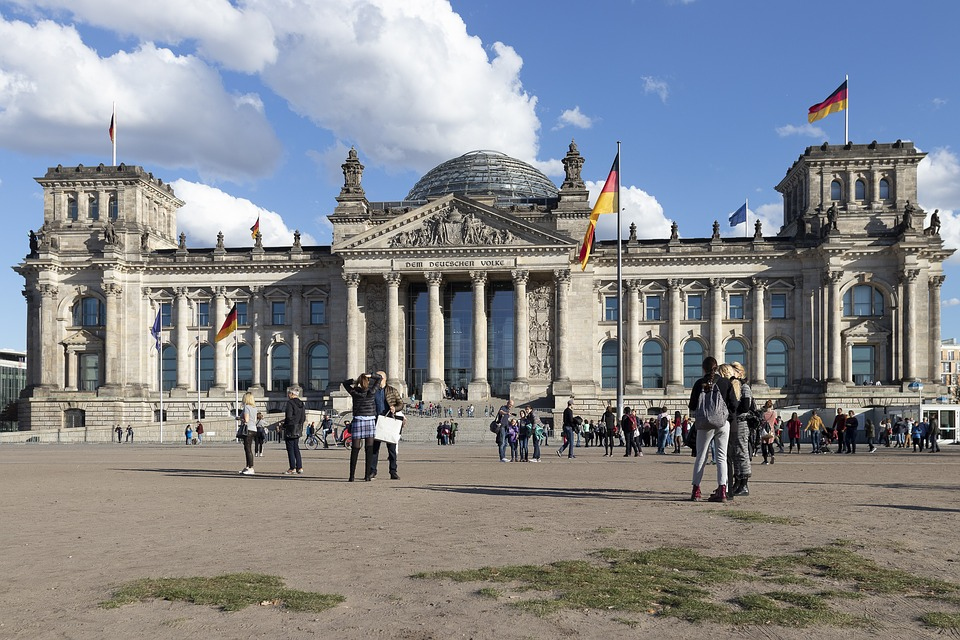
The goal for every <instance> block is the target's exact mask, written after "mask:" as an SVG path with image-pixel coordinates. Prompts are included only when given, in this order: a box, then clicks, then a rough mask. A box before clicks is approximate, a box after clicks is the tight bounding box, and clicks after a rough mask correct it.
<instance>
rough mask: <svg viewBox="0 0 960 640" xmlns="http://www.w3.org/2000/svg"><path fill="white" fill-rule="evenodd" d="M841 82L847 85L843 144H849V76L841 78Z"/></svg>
mask: <svg viewBox="0 0 960 640" xmlns="http://www.w3.org/2000/svg"><path fill="white" fill-rule="evenodd" d="M843 81H844V83H845V84H846V85H847V108H846V109H844V110H843V143H844V144H847V143H848V142H850V76H848V75H845V76H843Z"/></svg>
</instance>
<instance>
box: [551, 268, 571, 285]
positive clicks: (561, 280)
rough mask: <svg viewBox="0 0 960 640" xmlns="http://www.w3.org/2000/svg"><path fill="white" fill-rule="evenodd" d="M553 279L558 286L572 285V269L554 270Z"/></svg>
mask: <svg viewBox="0 0 960 640" xmlns="http://www.w3.org/2000/svg"><path fill="white" fill-rule="evenodd" d="M553 277H554V279H555V280H556V281H557V284H559V285H563V286H566V285H568V284H570V269H554V270H553Z"/></svg>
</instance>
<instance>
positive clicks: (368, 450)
mask: <svg viewBox="0 0 960 640" xmlns="http://www.w3.org/2000/svg"><path fill="white" fill-rule="evenodd" d="M354 451H356V452H357V453H360V451H359V449H354ZM371 462H373V445H367V446H365V447H364V448H363V463H364V467H365V468H366V473H364V474H363V479H364V481H365V482H370V480H372V479H373V476H372V475H371V470H370V463H371Z"/></svg>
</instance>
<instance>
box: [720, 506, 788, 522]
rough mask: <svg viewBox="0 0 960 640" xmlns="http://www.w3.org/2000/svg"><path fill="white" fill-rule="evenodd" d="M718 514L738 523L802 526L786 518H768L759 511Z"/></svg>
mask: <svg viewBox="0 0 960 640" xmlns="http://www.w3.org/2000/svg"><path fill="white" fill-rule="evenodd" d="M716 513H717V515H721V516H723V517H725V518H730V519H731V520H736V521H738V522H749V523H752V524H789V525H798V524H800V523H799V522H797V521H796V520H794V519H793V518H785V517H783V516H768V515H767V514H765V513H760V512H759V511H738V510H736V509H734V510H730V511H727V510H724V511H717V512H716Z"/></svg>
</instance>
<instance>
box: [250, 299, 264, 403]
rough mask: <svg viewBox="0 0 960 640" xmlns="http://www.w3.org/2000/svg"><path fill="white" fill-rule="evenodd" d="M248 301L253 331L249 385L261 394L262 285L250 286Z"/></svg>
mask: <svg viewBox="0 0 960 640" xmlns="http://www.w3.org/2000/svg"><path fill="white" fill-rule="evenodd" d="M250 301H251V302H252V303H253V304H252V305H251V309H250V310H249V311H251V312H252V314H253V317H252V318H251V320H252V321H251V322H250V328H251V330H252V333H253V345H252V346H251V350H252V353H251V355H250V368H251V374H252V376H251V379H250V382H251V387H250V391H251V392H252V393H253V394H254V395H262V394H263V359H264V358H263V336H262V335H261V334H262V333H263V325H264V322H263V314H264V311H263V287H261V286H258V285H256V286H252V287H250Z"/></svg>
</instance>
